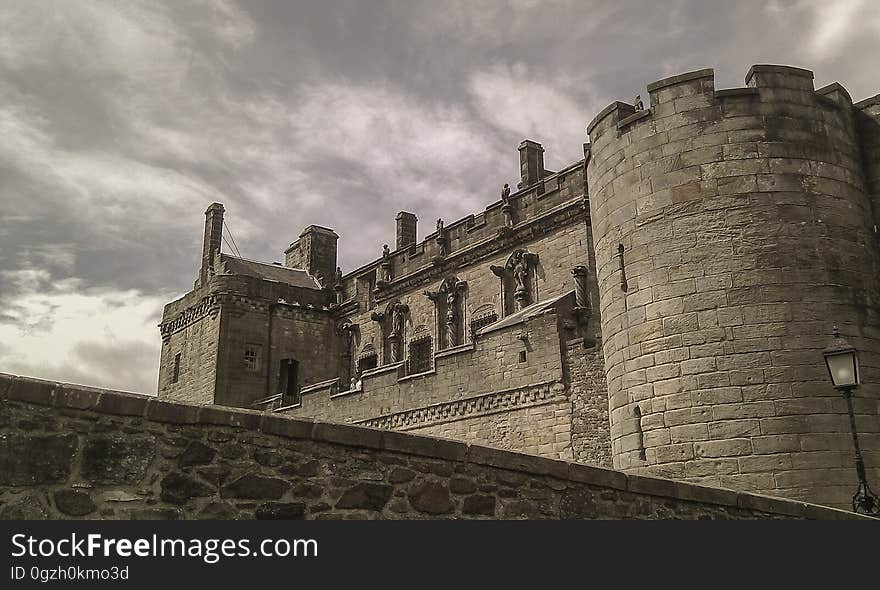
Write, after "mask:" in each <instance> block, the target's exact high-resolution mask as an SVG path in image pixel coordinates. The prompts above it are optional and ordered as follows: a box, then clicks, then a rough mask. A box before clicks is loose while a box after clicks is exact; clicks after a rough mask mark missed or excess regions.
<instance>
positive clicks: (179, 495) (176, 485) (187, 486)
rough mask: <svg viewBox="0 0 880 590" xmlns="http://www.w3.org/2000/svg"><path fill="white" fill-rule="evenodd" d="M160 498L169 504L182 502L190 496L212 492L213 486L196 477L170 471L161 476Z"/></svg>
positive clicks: (210, 493)
mask: <svg viewBox="0 0 880 590" xmlns="http://www.w3.org/2000/svg"><path fill="white" fill-rule="evenodd" d="M161 486H162V495H161V498H162V500H164V501H166V502H170V503H171V504H184V503H185V502H186V501H187V500H189V499H190V498H198V497H206V496H211V495H213V494H214V488H212V487H211V486H209V485H208V484H206V483H204V482H202V481H199V480H197V479H196V478H194V477H192V476H189V475H186V474H184V473H180V472H178V471H172V472H171V473H169V474H168V475H166V476H165V477H164V478H162V483H161Z"/></svg>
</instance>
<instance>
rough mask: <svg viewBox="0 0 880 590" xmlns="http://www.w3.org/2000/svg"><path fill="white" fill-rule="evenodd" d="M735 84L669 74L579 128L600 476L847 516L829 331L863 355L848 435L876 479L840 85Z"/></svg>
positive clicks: (847, 471)
mask: <svg viewBox="0 0 880 590" xmlns="http://www.w3.org/2000/svg"><path fill="white" fill-rule="evenodd" d="M747 85H748V88H742V89H732V90H718V91H716V90H715V88H714V76H713V72H712V70H701V71H698V72H692V73H689V74H683V75H681V76H676V77H673V78H668V79H665V80H661V81H659V82H655V83H653V84H651V85H649V86H648V90H649V92H650V97H651V106H650V108H649V109H648V110H644V111H639V112H635V111H634V109H633V107H632V106H630V105H626V104H623V103H615V104H612V105H611V106H609V107H608V108H607V109H605V110H604V111H603V112H602V113H600V114H599V116H597V117H596V119H595V120H594V121H593V122H592V123H591V125H590V127H589V134H590V137H591V139H592V144H591V146H590V149H589V163H588V181H589V186H590V210H591V217H592V224H593V231H594V237H595V250H596V259H597V265H598V280H599V289H600V300H601V315H602V332H603V336H604V356H605V364H606V367H607V371H608V375H607V378H608V393H609V399H610V412H611V413H610V420H611V438H612V445H613V447H612V449H613V455H614V466H615V467H617V468H621V469H625V470H630V471H633V472H639V473H641V472H645V473H653V474H657V475H663V476H667V477H674V478H677V479H683V480H688V481H700V482H705V483H708V484H711V485H721V486H725V487H734V488H737V489H746V490H763V491H768V492H772V493H774V494H780V495H784V496H787V497H791V498H800V499H809V500H810V501H815V502H820V503H823V504H830V505H838V506H846V505H849V502H850V498H851V495H852V493H853V491H854V489H855V486H856V483H857V482H856V481H855V471H854V469H853V468H852V457H851V454H852V450H851V447H852V441H851V440H850V433H849V425H848V421H847V416H846V407H845V402H844V399H843V398H842V397H841V396H840V395H839V394H838V393H837V392H835V391H834V390H833V389H832V388H831V387H830V385H829V383H828V378H827V372H826V370H825V368H824V364H823V359H822V354H821V350H822V348H823V347H825V346H826V345H827V344H828V341H829V334H830V333H831V331H832V326H833V325H835V324H836V325H839V326H840V327H841V331H842V333H843V334H844V335H845V336H846V337H847V339H849V340H850V342H851V343H852V344H853V345H854V346H856V347H857V348H858V349H859V351H860V353H861V363H862V375H863V383H864V385H863V386H862V387H861V388H860V389H859V390H857V392H856V395H855V398H854V406H855V412H856V421H857V424H858V428H859V431H860V433H861V440H862V445H863V447H862V448H863V450H864V455H865V462H866V464H867V465H868V466H869V474H868V479H869V480H872V481H877V480H878V479H880V417H878V416H880V412H878V386H877V383H878V382H880V379H878V377H880V356H878V353H880V339H878V337H880V332H878V296H880V294H878V281H877V276H878V262H880V261H878V244H877V238H876V236H875V230H874V224H875V223H876V221H875V218H874V216H873V211H872V203H871V200H870V198H869V197H868V195H867V194H866V186H865V180H864V177H865V174H864V170H863V167H862V154H861V147H862V146H861V144H860V138H859V136H858V134H857V132H856V128H855V125H854V121H853V108H852V104H851V102H850V101H849V97H848V95H846V93H845V91H841V90H840V88H839V86H838V85H832V86H831V87H828V88H826V89H822V90H820V91H818V92H817V91H814V89H813V75H812V73H811V72H809V71H806V70H800V69H797V68H789V67H782V66H755V67H753V68H752V70H751V71H750V73H749V76H748V77H747ZM871 158H876V154H874V155H872V156H871ZM620 245H622V247H623V251H622V257H621V254H620V252H619V248H620ZM621 268H622V269H623V273H625V284H626V289H624V288H622V284H623V281H622V279H623V277H622V271H621Z"/></svg>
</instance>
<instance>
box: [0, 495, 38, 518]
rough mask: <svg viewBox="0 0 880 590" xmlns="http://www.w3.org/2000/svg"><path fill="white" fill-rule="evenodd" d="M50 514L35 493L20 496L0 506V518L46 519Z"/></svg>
mask: <svg viewBox="0 0 880 590" xmlns="http://www.w3.org/2000/svg"><path fill="white" fill-rule="evenodd" d="M48 518H50V514H49V512H48V510H46V507H45V506H44V505H43V502H42V501H41V500H40V499H39V498H38V497H37V496H34V495H25V496H18V497H16V498H15V499H14V500H12V501H11V502H9V503H8V504H4V505H3V506H2V507H0V520H46V519H48Z"/></svg>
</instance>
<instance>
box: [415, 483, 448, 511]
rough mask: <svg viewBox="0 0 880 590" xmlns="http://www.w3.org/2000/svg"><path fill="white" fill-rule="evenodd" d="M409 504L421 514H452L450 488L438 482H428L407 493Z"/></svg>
mask: <svg viewBox="0 0 880 590" xmlns="http://www.w3.org/2000/svg"><path fill="white" fill-rule="evenodd" d="M407 496H408V497H409V503H410V504H412V506H413V508H415V509H416V510H418V511H419V512H425V513H426V514H449V513H450V512H452V508H453V505H452V500H451V498H450V497H449V488H448V487H447V486H446V485H444V484H442V483H438V482H433V481H428V482H424V483H422V484H419V485H416V486H414V487H412V488H410V490H409V491H408V492H407Z"/></svg>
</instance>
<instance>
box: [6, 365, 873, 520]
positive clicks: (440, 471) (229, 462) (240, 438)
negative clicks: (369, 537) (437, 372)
mask: <svg viewBox="0 0 880 590" xmlns="http://www.w3.org/2000/svg"><path fill="white" fill-rule="evenodd" d="M0 428H2V433H3V435H2V436H0V467H2V468H0V518H3V519H23V518H28V519H44V518H53V519H71V518H73V519H76V518H102V519H236V518H241V519H253V518H257V519H426V518H435V519H446V518H450V519H452V518H454V519H460V518H461V519H465V518H466V519H481V518H482V519H486V518H503V519H523V518H530V519H596V518H615V519H657V518H678V519H707V518H740V519H792V518H793V519H804V518H813V519H853V518H858V517H857V516H856V515H853V514H851V513H847V512H843V511H839V510H834V509H830V508H825V507H821V506H815V505H810V504H804V503H800V502H792V501H787V500H779V499H775V498H769V497H765V496H758V495H753V494H746V493H737V492H731V491H726V490H720V489H714V488H706V487H701V486H695V485H690V484H683V483H678V482H673V481H669V480H663V479H655V478H650V477H640V476H635V475H627V474H624V473H622V472H619V471H612V470H608V469H599V468H595V467H590V466H587V465H582V464H577V463H569V462H566V461H558V460H552V459H545V458H541V457H535V456H532V455H524V454H519V453H510V452H506V451H501V450H496V449H490V448H486V447H481V446H476V445H468V444H465V443H462V442H455V441H450V440H444V439H435V438H430V437H425V436H414V435H411V434H407V433H399V432H389V431H381V430H376V429H371V428H361V427H355V426H347V425H341V424H328V423H323V422H312V421H308V420H298V419H291V418H285V417H280V416H272V415H268V414H261V413H258V412H253V411H247V410H232V409H227V408H219V407H214V406H194V405H185V404H175V403H169V402H165V401H160V400H158V399H156V398H150V397H147V396H136V395H127V394H122V393H118V392H111V391H103V390H97V389H92V388H83V387H79V386H71V385H62V384H59V383H52V382H48V381H38V380H33V379H23V378H16V377H12V376H10V375H0Z"/></svg>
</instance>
